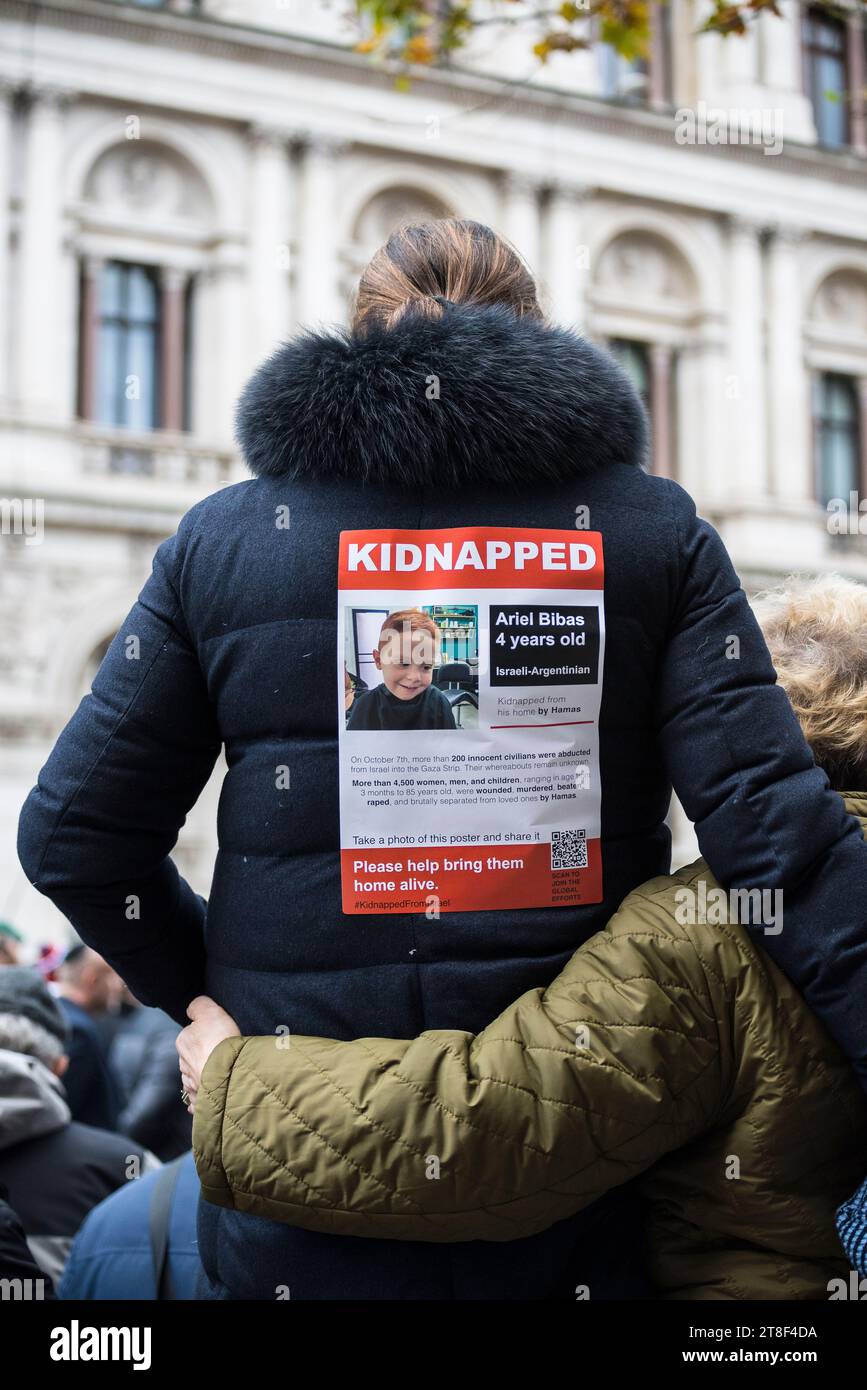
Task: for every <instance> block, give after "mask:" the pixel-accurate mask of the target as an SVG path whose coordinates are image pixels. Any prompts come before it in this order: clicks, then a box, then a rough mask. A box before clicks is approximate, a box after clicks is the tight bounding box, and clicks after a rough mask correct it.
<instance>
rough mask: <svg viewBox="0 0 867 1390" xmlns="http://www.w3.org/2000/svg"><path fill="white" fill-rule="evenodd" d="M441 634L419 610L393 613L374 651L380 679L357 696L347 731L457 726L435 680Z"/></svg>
mask: <svg viewBox="0 0 867 1390" xmlns="http://www.w3.org/2000/svg"><path fill="white" fill-rule="evenodd" d="M440 636H441V634H440V629H439V627H438V626H437V624H436V623H435V622H434V620H433V618H431V617H430V615H429V614H428V613H424V612H422V610H421V609H420V608H406V609H403V610H402V611H401V612H398V613H389V615H388V617H387V618H386V619H385V621H384V622H383V624H382V628H381V629H380V633H379V642H378V643H377V646H376V647H375V648H374V650H373V653H372V655H373V662H374V665H375V667H376V669H377V671H379V672H380V673H381V675H382V682H381V684H379V685H376V686H374V687H373V689H372V690H368V691H366V692H365V693H363V694H356V696H355V699H354V700H353V703H352V713H351V714H350V716H349V721H348V723H347V725H346V727H347V729H348V730H354V729H455V728H457V725H456V724H455V718H454V715H453V714H452V708H451V705H450V703H449V701H448V699H447V698H446V696H445V695H444V694H443V692H442V690H440V689H439V688H438V687H437V686H436V685H434V684H433V672H434V667H435V666H436V664H437V662H438V659H439V647H440Z"/></svg>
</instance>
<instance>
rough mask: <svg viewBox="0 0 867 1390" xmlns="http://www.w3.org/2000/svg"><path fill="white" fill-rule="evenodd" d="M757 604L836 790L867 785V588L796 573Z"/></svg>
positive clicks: (784, 682) (780, 670) (781, 673)
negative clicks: (797, 575)
mask: <svg viewBox="0 0 867 1390" xmlns="http://www.w3.org/2000/svg"><path fill="white" fill-rule="evenodd" d="M753 606H754V609H755V612H756V616H757V618H758V620H759V624H760V626H761V628H762V632H763V633H764V636H765V641H766V642H767V644H768V647H769V648H770V653H771V660H772V661H773V663H774V666H775V668H776V672H777V678H778V680H779V683H780V685H781V686H782V687H783V689H784V690H785V692H786V694H787V695H788V697H789V699H790V701H791V703H792V706H793V708H794V710H795V713H796V714H797V716H798V719H799V720H800V722H801V728H802V729H803V731H804V736H805V738H806V740H807V742H808V743H809V745H810V747H811V748H812V750H813V757H814V758H815V760H816V763H817V764H818V766H819V767H821V768H822V769H823V771H824V772H826V773H827V775H828V779H829V781H830V783H831V786H832V787H834V788H835V789H836V790H837V791H867V588H865V586H864V585H862V584H856V583H854V581H852V580H851V579H844V578H842V576H840V575H836V574H830V575H825V576H823V577H822V578H819V579H810V580H806V579H799V578H797V577H792V578H791V579H788V580H787V581H786V582H785V583H784V584H781V585H780V586H779V587H776V588H773V589H768V590H766V591H765V592H764V593H761V594H759V595H757V597H756V599H755V600H754V604H753Z"/></svg>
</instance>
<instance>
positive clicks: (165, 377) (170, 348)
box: [159, 267, 189, 430]
mask: <svg viewBox="0 0 867 1390" xmlns="http://www.w3.org/2000/svg"><path fill="white" fill-rule="evenodd" d="M188 279H189V276H188V274H187V272H186V271H185V270H175V269H173V268H171V267H164V268H163V269H162V270H161V271H160V357H159V361H160V429H164V430H182V429H183V428H184V376H185V372H184V339H185V334H186V312H185V301H186V288H187V280H188Z"/></svg>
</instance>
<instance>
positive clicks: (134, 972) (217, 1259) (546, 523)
mask: <svg viewBox="0 0 867 1390" xmlns="http://www.w3.org/2000/svg"><path fill="white" fill-rule="evenodd" d="M432 377H436V378H437V380H438V398H436V399H430V398H429V397H430V396H431V393H430V392H427V391H426V389H425V388H426V383H428V382H429V381H430V380H431V378H432ZM239 437H240V440H241V443H242V447H243V448H244V451H245V454H246V457H247V461H248V464H249V466H250V469H251V471H252V473H253V474H254V475H255V476H254V477H253V478H252V479H251V480H250V481H248V482H244V483H241V484H238V485H236V486H232V487H227V488H225V489H224V490H222V491H220V492H217V493H216V494H214V495H213V496H211V497H208V498H206V499H205V500H204V501H203V502H201V503H200V504H199V505H198V506H196V507H194V508H193V509H192V511H190V512H189V513H188V514H187V516H186V517H184V519H183V521H182V523H181V525H180V527H179V530H178V532H177V534H176V535H175V536H173V537H172V538H171V539H169V540H167V541H166V542H165V543H164V544H163V545H161V546H160V548H159V550H158V551H157V554H156V557H155V561H154V567H153V573H152V575H151V577H150V579H149V580H148V582H147V584H146V585H145V587H144V589H143V591H142V594H141V596H140V599H139V602H138V603H137V604H136V606H135V607H134V608H133V610H132V612H131V613H130V614H129V617H128V618H127V620H126V621H125V622H124V624H123V626H122V628H121V630H120V632H119V633H118V635H117V637H116V638H115V640H114V642H113V643H112V645H111V648H110V649H109V651H108V654H107V655H106V657H105V660H104V662H103V664H102V666H101V668H100V670H99V672H98V674H97V676H96V679H95V681H94V685H93V691H92V693H91V694H90V695H88V696H87V697H86V698H85V699H84V700H83V702H82V703H81V705H80V706H79V708H78V710H77V711H76V713H75V714H74V716H73V717H72V719H71V721H70V723H69V724H68V725H67V727H66V729H65V730H64V731H63V733H62V734H61V735H60V738H59V739H58V742H57V745H56V747H55V749H54V751H53V753H52V754H51V757H50V758H49V761H48V762H47V764H46V766H45V767H44V768H43V770H42V772H41V774H40V777H39V784H38V786H37V787H36V788H34V790H33V791H32V792H31V794H30V796H29V798H28V800H27V803H26V805H25V807H24V810H23V813H22V817H21V825H20V836H19V852H20V856H21V861H22V863H23V865H24V867H25V870H26V872H27V874H28V876H29V878H30V879H31V881H32V882H33V883H35V885H36V886H37V888H39V889H40V890H41V891H42V892H44V893H47V894H48V895H49V896H50V897H51V898H52V899H53V900H54V901H55V903H56V904H57V905H58V906H59V907H60V908H61V910H62V911H63V912H64V913H66V915H67V916H68V917H69V919H70V920H71V921H72V922H73V924H74V925H75V927H76V928H77V930H78V931H79V932H80V934H81V936H82V937H83V938H84V940H85V941H87V942H88V943H89V944H90V945H92V946H93V947H94V948H95V949H96V950H98V951H100V952H101V953H102V954H103V955H104V956H105V957H106V958H107V959H108V960H109V961H110V962H111V963H112V964H113V965H114V966H115V967H116V969H117V970H118V971H119V972H120V973H121V975H123V977H124V978H125V979H126V980H127V982H128V983H129V985H130V987H131V988H132V990H133V991H134V993H135V994H136V995H137V996H138V997H139V998H140V999H141V1000H142V1001H143V1002H145V1003H148V1004H155V1005H159V1006H160V1007H162V1008H163V1009H165V1010H166V1011H167V1012H168V1013H170V1014H171V1015H172V1016H173V1017H174V1018H175V1019H177V1020H178V1021H179V1022H185V1021H186V1019H185V1008H186V1005H187V1003H188V1002H189V1000H190V999H191V998H192V997H193V996H194V995H196V994H199V993H203V992H204V993H207V994H210V995H212V996H213V997H214V998H215V999H216V1000H217V1001H218V1002H219V1003H220V1004H222V1005H223V1006H224V1007H225V1008H226V1009H227V1010H228V1011H229V1013H231V1014H232V1015H233V1017H234V1018H235V1019H236V1020H237V1022H238V1025H239V1027H240V1029H241V1032H242V1033H260V1034H261V1033H271V1032H274V1031H275V1030H279V1029H285V1028H288V1029H290V1030H291V1031H292V1032H295V1033H302V1034H308V1035H310V1034H313V1035H322V1036H333V1037H335V1038H341V1039H345V1038H353V1037H363V1036H381V1037H384V1036H396V1037H412V1036H413V1035H414V1034H416V1033H418V1032H419V1031H421V1030H423V1029H425V1028H457V1029H468V1030H471V1031H474V1032H475V1031H477V1030H479V1029H481V1028H483V1027H484V1025H485V1024H486V1023H487V1022H488V1021H489V1020H490V1019H491V1018H493V1017H494V1016H495V1015H496V1014H497V1013H498V1012H499V1011H500V1010H502V1009H503V1008H504V1007H505V1006H506V1005H507V1004H509V1003H510V1001H512V1000H513V999H515V998H516V997H517V996H518V995H520V994H521V993H523V992H524V991H525V990H527V989H530V988H533V987H536V986H544V985H545V984H547V983H548V982H549V981H551V980H552V979H553V978H554V977H555V976H556V975H557V973H558V972H559V971H560V970H561V969H562V967H563V966H564V965H565V963H566V961H567V960H568V959H569V957H570V955H571V954H572V952H573V951H574V950H575V948H576V946H577V945H578V944H579V943H580V942H582V941H583V940H584V939H586V938H587V937H588V936H590V935H591V934H592V933H594V932H595V931H597V930H598V929H599V928H600V927H601V926H602V925H603V924H604V923H605V921H606V920H607V918H608V917H609V916H610V915H611V913H612V912H613V911H614V909H615V908H616V907H617V906H618V904H619V903H620V901H621V899H622V898H623V897H624V896H625V895H626V894H627V893H628V892H629V891H630V890H631V889H632V888H634V887H635V886H636V885H638V884H639V883H641V882H642V881H643V880H645V879H648V878H650V877H652V876H653V875H655V874H659V873H663V872H666V871H667V870H668V868H669V858H670V836H669V832H668V830H667V828H666V825H665V816H666V813H667V810H668V805H669V798H670V792H671V787H672V784H673V785H674V787H675V788H676V790H677V792H678V794H679V796H680V798H681V800H682V802H683V804H684V806H685V808H686V811H687V813H688V815H689V816H690V817H691V818H692V819H693V820H694V821H695V823H696V826H697V830H698V836H699V842H700V845H701V849H702V852H703V854H704V855H705V857H706V859H707V860H708V862H709V864H710V866H711V868H712V870H713V872H714V874H715V875H716V877H717V879H718V880H719V881H720V882H721V883H723V884H724V885H725V886H727V887H728V886H743V887H751V888H762V887H768V888H782V889H783V890H784V892H785V899H784V902H785V926H784V930H783V931H782V932H781V933H780V934H779V935H764V934H763V935H762V936H761V940H762V943H763V945H764V946H765V947H766V949H767V950H768V951H769V952H770V953H771V955H772V956H773V957H774V958H775V959H776V960H777V961H778V963H779V964H780V965H781V966H782V968H783V969H784V970H786V971H787V973H788V974H789V975H790V976H791V977H792V978H793V979H794V980H795V982H796V983H797V984H799V985H800V987H801V988H802V990H803V991H804V992H805V994H806V997H807V999H808V1001H809V1003H810V1004H811V1005H812V1007H813V1008H814V1010H815V1011H816V1012H817V1013H818V1014H819V1015H820V1016H821V1017H822V1018H823V1019H824V1021H825V1022H826V1024H827V1025H828V1026H829V1028H830V1029H831V1031H832V1032H833V1033H834V1034H835V1036H836V1037H837V1039H838V1041H839V1042H840V1044H841V1046H842V1047H843V1049H844V1050H845V1051H847V1052H848V1054H849V1055H850V1057H851V1058H852V1059H853V1062H855V1064H856V1065H857V1067H858V1069H859V1074H860V1076H861V1079H862V1080H867V1009H865V1007H864V986H865V983H867V926H865V921H864V904H865V903H867V845H865V842H864V840H863V839H862V836H861V831H860V827H859V825H858V822H857V821H856V820H855V819H854V818H853V817H851V816H849V815H847V814H846V811H845V808H844V805H843V802H842V800H841V798H840V797H839V796H837V795H836V794H835V793H834V792H832V791H830V790H829V788H828V783H827V779H826V777H825V775H824V773H822V772H821V771H819V770H818V769H817V768H816V767H815V765H814V762H813V758H812V755H811V753H810V751H809V749H808V747H807V745H806V744H805V742H804V739H803V737H802V735H801V732H800V729H799V726H798V723H797V721H796V719H795V716H794V714H793V713H792V710H791V708H790V706H789V703H788V700H787V698H786V696H785V695H784V693H783V691H782V690H781V689H780V688H779V687H778V686H777V685H776V684H775V673H774V670H773V667H772V665H771V662H770V659H769V656H768V653H767V649H766V647H765V645H764V642H763V639H762V637H761V634H760V632H759V630H758V627H757V624H756V622H755V620H754V618H753V616H752V613H751V611H750V609H749V607H748V604H747V600H746V597H745V595H744V593H743V591H742V589H741V588H740V585H739V582H738V579H737V576H736V575H735V573H734V571H733V569H732V566H731V563H730V561H729V559H728V557H727V555H726V553H725V550H724V548H723V546H722V544H721V542H720V540H719V538H718V536H717V535H716V533H715V532H714V530H713V529H712V528H711V527H710V526H709V525H708V524H707V523H706V522H704V521H702V520H700V519H698V518H697V517H696V512H695V507H694V505H693V503H692V502H691V500H690V498H689V497H688V496H687V494H686V493H685V492H684V491H683V490H682V489H681V488H680V487H678V486H677V484H675V483H674V482H672V481H669V480H666V479H662V478H658V477H653V476H650V475H649V474H648V473H647V472H645V471H644V469H643V468H642V467H641V463H642V459H643V454H644V449H645V421H644V416H643V412H642V409H641V406H640V404H639V402H638V400H637V398H636V396H635V394H634V392H633V390H632V388H631V386H630V385H629V383H628V382H627V380H626V378H625V377H624V376H623V375H622V373H621V372H620V370H619V369H618V368H617V367H616V366H615V365H614V363H613V362H612V360H611V359H610V358H609V357H608V356H607V355H606V354H604V353H602V352H601V351H600V350H599V349H597V348H595V347H593V346H592V345H590V344H589V343H587V342H584V341H582V340H580V339H578V338H576V337H575V336H574V335H572V334H571V333H568V332H566V331H565V330H562V329H557V328H552V327H549V326H546V325H544V324H541V323H538V322H535V321H530V320H519V319H516V318H514V317H513V316H512V315H511V314H510V313H509V312H508V311H506V310H504V309H503V310H501V309H496V308H491V309H469V308H447V309H446V310H445V312H444V315H443V318H442V319H441V320H438V321H431V320H428V319H424V320H421V319H416V318H412V317H409V318H405V319H404V320H403V321H402V322H401V323H400V324H398V325H397V326H395V327H393V328H391V329H390V330H388V331H385V330H376V331H373V332H371V333H368V334H367V335H366V336H364V337H357V338H350V339H344V338H342V337H338V336H330V335H319V336H306V337H303V338H300V339H298V340H296V341H294V342H292V343H290V344H287V345H286V346H285V347H284V348H282V349H281V350H280V351H279V352H278V353H276V354H275V356H274V357H272V358H271V359H270V360H269V361H268V362H267V363H266V364H265V365H264V366H263V367H262V368H260V369H259V371H258V372H257V374H256V375H255V376H254V378H253V379H252V381H251V383H250V385H249V386H248V388H247V390H246V392H245V393H244V396H243V398H242V401H241V406H240V411H239ZM578 507H584V508H587V516H586V517H585V522H586V525H587V526H588V527H589V528H590V529H593V530H595V531H600V532H601V533H602V535H603V538H604V554H605V612H606V652H605V667H604V682H603V695H602V713H601V718H600V740H601V751H600V764H601V777H602V862H603V879H604V890H605V899H604V901H603V902H601V903H599V904H597V905H595V906H583V907H561V908H539V909H537V910H533V909H524V910H511V911H497V912H475V913H474V912H464V913H444V914H443V915H442V917H441V918H440V920H439V921H437V922H436V923H431V922H429V921H427V920H426V919H425V918H424V916H423V915H385V916H381V917H376V916H363V917H362V916H355V917H347V916H344V915H343V914H342V912H341V897H340V869H339V854H338V846H339V838H338V774H337V729H338V717H339V712H338V710H337V708H336V707H335V704H336V702H335V698H334V692H335V690H336V688H337V666H336V663H337V653H336V616H337V613H336V576H337V555H338V536H339V533H340V531H341V530H359V529H366V528H370V529H378V528H383V527H390V528H400V529H402V528H406V529H412V528H437V527H446V526H453V527H471V526H522V527H528V526H529V527H544V528H556V529H560V528H569V527H573V526H574V524H575V516H576V508H578ZM281 508H289V518H290V524H289V526H288V528H287V527H285V526H277V525H275V516H276V515H277V514H278V509H281ZM284 515H285V513H284ZM733 636H736V637H737V638H738V639H739V656H738V658H737V659H731V654H732V650H733V647H732V643H731V641H730V639H731V638H732V637H733ZM133 638H135V639H137V641H132V640H131V639H133ZM221 746H224V747H225V751H226V757H227V762H228V773H227V775H226V777H225V780H224V783H223V788H222V795H221V799H220V807H219V819H218V832H219V854H218V858H217V863H216V870H215V873H214V879H213V884H212V887H211V892H210V895H209V899H208V902H207V904H206V903H205V902H204V901H203V900H202V899H201V898H199V897H197V896H196V895H195V894H194V893H193V892H192V891H191V889H190V888H189V887H188V886H187V885H186V884H185V883H184V882H183V881H182V879H181V878H180V877H179V875H178V873H177V871H176V869H175V867H174V865H173V863H172V860H171V857H170V855H171V851H172V848H173V846H174V844H175V840H176V837H177V834H178V830H179V828H180V826H181V825H182V824H183V821H184V817H185V815H186V814H187V812H188V811H189V809H190V807H191V806H192V805H193V803H194V802H195V800H196V798H197V796H198V795H199V792H200V791H201V789H202V787H203V785H204V783H205V782H206V780H207V778H208V777H209V775H210V772H211V770H212V768H213V766H214V762H215V759H216V757H217V755H218V753H219V750H220V748H221ZM280 765H288V766H289V767H290V770H291V778H290V785H291V791H290V790H288V789H280V788H278V786H277V785H276V783H277V781H278V780H279V779H276V778H275V768H276V767H277V766H280ZM595 1210H596V1209H591V1213H592V1212H594V1211H595ZM594 1220H599V1217H598V1213H597V1214H596V1216H594V1215H592V1214H591V1215H589V1216H588V1214H587V1213H585V1214H583V1216H582V1217H581V1218H578V1219H576V1221H575V1222H574V1223H573V1222H563V1223H560V1224H559V1225H557V1226H555V1227H554V1228H552V1229H551V1230H550V1231H547V1232H544V1233H543V1234H541V1235H539V1236H534V1237H533V1238H532V1239H530V1240H527V1241H520V1242H516V1243H514V1244H513V1245H512V1246H509V1247H503V1246H502V1245H500V1246H494V1245H485V1244H484V1243H480V1242H479V1243H467V1244H466V1245H460V1244H458V1245H452V1246H441V1247H433V1246H430V1247H428V1246H423V1245H414V1244H409V1245H408V1244H405V1243H404V1244H402V1245H398V1244H396V1243H392V1242H388V1241H370V1240H357V1239H351V1238H340V1237H326V1236H321V1235H316V1234H313V1233H308V1232H304V1231H298V1230H295V1229H293V1228H291V1227H288V1226H284V1225H280V1224H278V1223H274V1222H270V1221H265V1220H262V1219H259V1218H253V1217H249V1216H245V1215H244V1214H243V1213H239V1212H235V1211H228V1210H224V1209H222V1208H215V1207H211V1206H209V1205H208V1204H206V1203H203V1204H202V1207H201V1210H200V1216H199V1238H200V1245H201V1254H202V1259H203V1262H204V1265H205V1268H206V1270H207V1272H208V1276H209V1279H210V1285H209V1291H210V1293H211V1295H212V1296H215V1297H250V1298H274V1297H276V1296H279V1292H278V1291H279V1290H281V1289H285V1288H286V1287H288V1288H289V1290H290V1292H291V1296H292V1297H295V1298H297V1297H300V1298H449V1299H451V1298H470V1299H480V1298H492V1297H503V1298H552V1297H558V1296H563V1297H569V1296H570V1290H572V1289H574V1286H575V1285H576V1284H577V1283H580V1282H587V1251H588V1249H589V1248H591V1247H594V1248H596V1249H597V1251H598V1250H599V1249H600V1247H601V1246H605V1245H609V1242H608V1241H606V1242H600V1240H599V1238H598V1236H597V1235H595V1234H594V1233H593V1232H591V1233H590V1236H589V1239H586V1240H585V1234H584V1233H585V1232H586V1230H587V1228H588V1223H590V1224H591V1225H592V1224H593V1222H594ZM611 1222H612V1223H613V1217H611ZM601 1229H603V1230H604V1231H605V1233H606V1235H608V1236H611V1235H612V1234H613V1231H614V1226H613V1224H609V1222H608V1220H607V1219H606V1222H605V1224H604V1225H603V1226H602V1227H601ZM615 1243H616V1242H615ZM609 1248H611V1246H610V1245H609ZM605 1277H606V1276H605V1274H604V1273H599V1274H598V1282H597V1284H596V1286H595V1295H594V1294H593V1293H592V1294H591V1296H602V1291H603V1290H604V1289H605V1288H606V1287H608V1286H607V1285H606V1284H605ZM591 1288H593V1284H592V1278H591ZM284 1296H285V1294H284ZM572 1296H573V1297H574V1294H573V1295H572Z"/></svg>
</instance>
